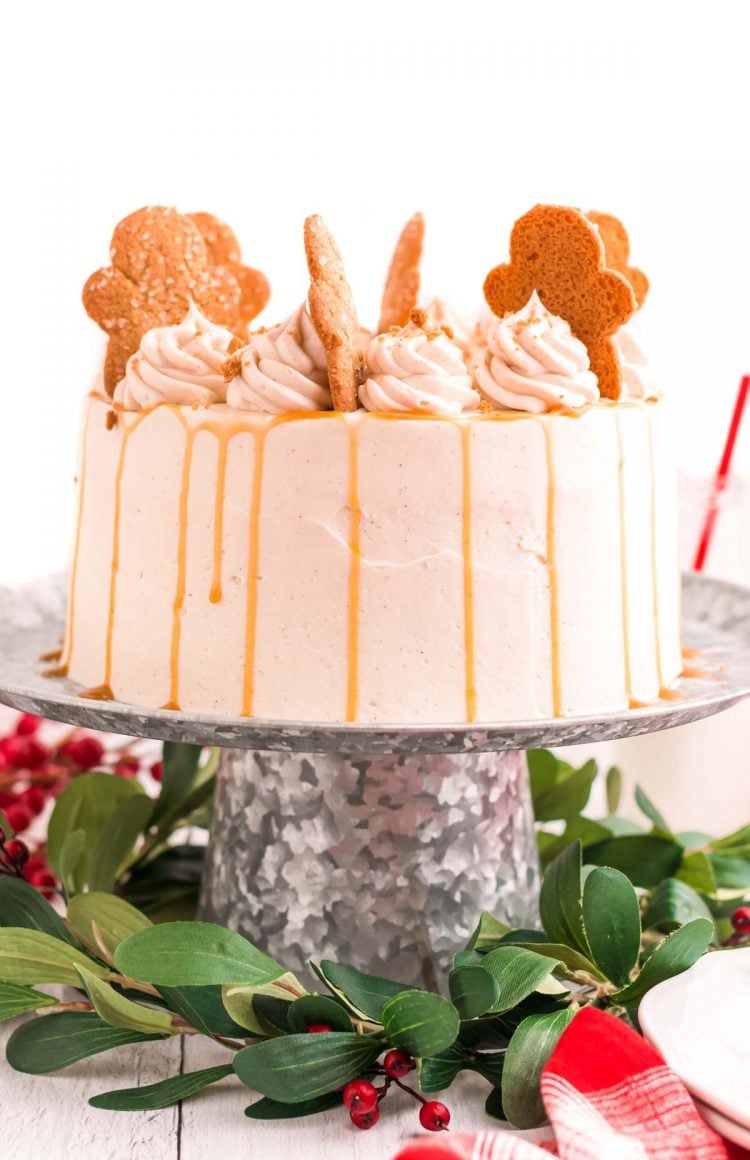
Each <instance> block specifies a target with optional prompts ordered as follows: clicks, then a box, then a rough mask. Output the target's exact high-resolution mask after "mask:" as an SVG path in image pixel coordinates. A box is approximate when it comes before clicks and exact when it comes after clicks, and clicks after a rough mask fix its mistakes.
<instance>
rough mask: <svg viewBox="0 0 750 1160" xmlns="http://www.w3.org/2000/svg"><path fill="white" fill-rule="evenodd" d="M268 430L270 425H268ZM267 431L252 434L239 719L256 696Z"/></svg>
mask: <svg viewBox="0 0 750 1160" xmlns="http://www.w3.org/2000/svg"><path fill="white" fill-rule="evenodd" d="M269 426H270V425H269ZM268 430H269V427H265V428H260V429H259V430H257V431H256V432H255V462H254V463H253V497H252V501H251V504H250V530H249V537H250V538H249V547H248V561H247V615H246V619H245V664H244V671H243V675H242V709H241V716H242V717H252V715H253V699H254V696H255V631H256V627H257V623H258V563H259V560H260V496H261V488H262V486H263V457H264V452H265V445H266V434H267V432H268Z"/></svg>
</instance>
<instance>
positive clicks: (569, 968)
mask: <svg viewBox="0 0 750 1160" xmlns="http://www.w3.org/2000/svg"><path fill="white" fill-rule="evenodd" d="M516 934H517V935H518V936H519V937H515V935H516ZM528 934H529V932H528V931H518V932H512V933H511V934H509V935H506V937H505V938H504V939H503V941H502V943H501V946H515V947H523V948H524V949H525V950H527V951H536V953H537V954H538V955H546V957H547V958H548V959H556V960H557V961H558V963H562V967H561V968H560V969H559V971H560V973H561V974H563V975H565V977H566V978H569V977H570V975H572V974H575V972H576V971H585V973H586V974H587V975H591V976H592V978H594V979H598V980H600V981H601V982H604V981H605V975H603V974H602V972H601V971H600V970H599V969H598V967H597V966H596V965H595V963H592V961H591V959H589V958H587V957H586V955H582V954H581V952H580V951H576V950H574V949H573V947H569V946H566V945H565V943H550V942H545V941H540V940H539V939H532V940H531V941H529V942H527V941H526V938H524V937H523V936H524V935H528ZM545 938H546V936H545V935H541V939H542V940H544V939H545ZM555 969H558V968H555Z"/></svg>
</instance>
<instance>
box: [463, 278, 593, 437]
mask: <svg viewBox="0 0 750 1160" xmlns="http://www.w3.org/2000/svg"><path fill="white" fill-rule="evenodd" d="M486 341H487V345H486V347H485V348H484V349H483V350H481V351H480V352H479V353H478V355H477V356H476V357H475V359H474V361H473V363H472V371H473V373H474V377H475V379H476V382H477V384H478V386H479V389H480V391H481V392H482V394H483V396H484V397H485V399H487V400H488V402H490V403H491V404H493V405H495V406H497V407H499V408H501V409H505V410H513V411H529V412H531V413H533V414H540V413H541V412H543V411H550V410H553V409H561V410H576V409H577V408H579V407H583V406H584V405H585V404H586V403H593V402H595V401H596V400H597V399H598V398H599V388H598V386H597V381H596V375H595V374H594V373H593V371H591V370H590V369H589V356H588V352H587V350H586V347H585V345H584V344H583V343H582V342H581V341H580V339H578V338H576V336H575V335H574V334H573V332H572V331H571V329H570V326H569V325H568V323H567V322H565V320H564V319H562V318H558V317H557V316H556V315H554V314H550V312H549V311H548V310H547V309H546V308H545V307H544V305H543V303H542V301H541V299H540V298H539V295H538V294H537V293H536V291H534V292H533V293H532V295H531V298H530V299H529V301H528V302H527V303H526V305H525V306H524V307H523V309H522V310H519V311H518V312H517V313H516V314H509V315H506V317H505V318H497V319H493V321H492V322H491V323H490V324H489V326H488V329H487V335H486Z"/></svg>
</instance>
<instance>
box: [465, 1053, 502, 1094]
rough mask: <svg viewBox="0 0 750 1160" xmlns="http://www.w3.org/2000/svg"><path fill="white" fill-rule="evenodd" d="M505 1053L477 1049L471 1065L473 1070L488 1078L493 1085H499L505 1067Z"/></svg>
mask: <svg viewBox="0 0 750 1160" xmlns="http://www.w3.org/2000/svg"><path fill="white" fill-rule="evenodd" d="M505 1055H506V1052H505V1051H479V1052H477V1054H476V1056H475V1058H474V1062H473V1064H472V1067H473V1069H474V1071H475V1072H477V1073H478V1074H479V1075H481V1076H484V1078H485V1079H487V1080H489V1082H490V1083H491V1084H492V1085H493V1086H494V1087H500V1084H501V1083H502V1079H503V1071H504V1069H505Z"/></svg>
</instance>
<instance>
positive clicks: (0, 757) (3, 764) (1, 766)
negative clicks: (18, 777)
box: [0, 749, 10, 773]
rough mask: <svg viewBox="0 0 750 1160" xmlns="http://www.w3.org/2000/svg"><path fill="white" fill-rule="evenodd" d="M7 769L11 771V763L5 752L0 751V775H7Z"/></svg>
mask: <svg viewBox="0 0 750 1160" xmlns="http://www.w3.org/2000/svg"><path fill="white" fill-rule="evenodd" d="M7 769H10V762H9V761H8V758H7V757H6V756H5V750H4V749H0V773H5V771H6V770H7Z"/></svg>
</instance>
